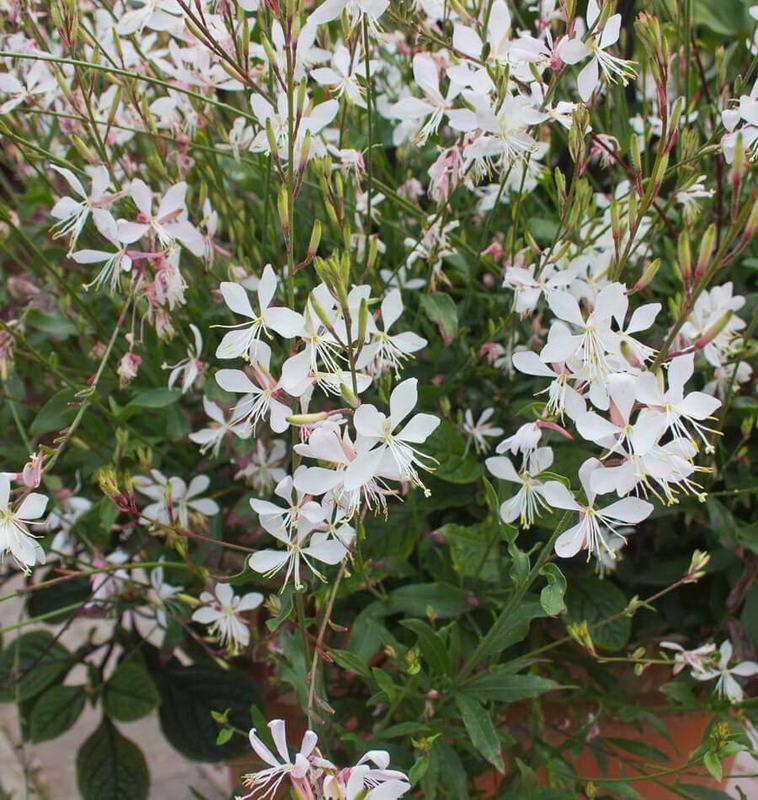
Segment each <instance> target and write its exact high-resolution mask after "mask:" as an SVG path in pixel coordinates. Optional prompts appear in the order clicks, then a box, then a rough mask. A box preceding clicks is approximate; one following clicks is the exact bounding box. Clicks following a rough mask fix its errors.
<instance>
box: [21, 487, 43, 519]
mask: <svg viewBox="0 0 758 800" xmlns="http://www.w3.org/2000/svg"><path fill="white" fill-rule="evenodd" d="M46 506H47V497H45V495H44V494H39V493H37V492H32V493H31V494H28V495H27V496H26V497H25V498H24V500H23V502H22V503H21V506H20V507H19V509H18V511H16V514H15V516H16V517H18V518H19V519H21V520H28V519H39V518H40V517H41V516H42V515H43V514H44V513H45V507H46Z"/></svg>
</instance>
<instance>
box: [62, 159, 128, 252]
mask: <svg viewBox="0 0 758 800" xmlns="http://www.w3.org/2000/svg"><path fill="white" fill-rule="evenodd" d="M50 169H53V170H55V171H56V172H57V173H59V174H60V175H62V176H63V177H64V178H65V179H66V181H67V182H68V185H69V186H70V187H71V189H72V190H73V192H74V194H75V195H78V199H77V198H74V197H61V198H60V200H58V202H57V203H56V204H55V205H54V206H53V210H52V211H51V212H50V214H51V215H52V216H53V217H55V219H57V220H58V222H56V223H55V225H53V227H52V231H53V236H54V237H55V238H57V237H59V236H69V237H70V250H73V248H74V245H75V244H76V240H77V239H78V238H79V234H80V233H81V232H82V229H83V228H84V226H85V224H86V222H87V220H88V219H89V215H90V214H92V218H93V219H94V221H95V225H96V226H97V228H98V230H101V231H107V232H108V233H104V234H103V235H104V236H106V238H109V236H108V234H111V233H112V231H111V228H112V225H111V224H110V221H111V220H112V219H113V218H112V217H111V214H110V212H108V211H106V210H105V208H104V207H103V206H106V205H108V203H110V202H111V200H112V199H113V198H112V197H109V196H108V195H107V194H106V192H107V190H108V189H109V188H110V185H111V176H110V173H109V172H108V170H107V169H106V168H105V167H88V168H87V172H88V174H89V176H90V179H91V182H92V188H91V189H90V193H89V194H87V192H86V190H85V189H84V187H83V186H82V184H81V181H80V180H79V178H77V177H76V175H74V173H73V172H71V170H70V169H65V168H64V167H58V166H56V165H55V164H51V165H50Z"/></svg>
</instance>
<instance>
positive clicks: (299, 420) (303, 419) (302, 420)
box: [287, 411, 329, 426]
mask: <svg viewBox="0 0 758 800" xmlns="http://www.w3.org/2000/svg"><path fill="white" fill-rule="evenodd" d="M325 419H329V412H328V411H318V412H316V413H313V414H293V415H292V416H291V417H287V422H289V424H290V425H295V426H302V425H315V424H316V423H317V422H323V421H324V420H325Z"/></svg>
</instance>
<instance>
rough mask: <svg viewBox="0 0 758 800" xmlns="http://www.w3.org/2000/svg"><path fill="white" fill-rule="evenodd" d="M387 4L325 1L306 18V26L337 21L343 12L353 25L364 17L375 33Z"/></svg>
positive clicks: (382, 1) (358, 0)
mask: <svg viewBox="0 0 758 800" xmlns="http://www.w3.org/2000/svg"><path fill="white" fill-rule="evenodd" d="M389 4H390V2H389V0H326V2H324V3H322V4H321V5H320V6H319V7H318V8H317V9H316V10H315V11H314V12H313V13H312V14H311V15H310V17H308V24H309V25H324V24H325V23H327V22H331V21H332V20H333V19H337V17H338V16H339V15H340V14H341V13H342V11H343V10H345V11H347V13H348V16H349V17H350V19H351V20H352V21H353V22H354V23H355V22H357V21H359V20H361V19H363V17H364V16H365V18H366V20H367V22H368V24H369V28H370V29H371V30H372V31H373V32H376V31H377V29H378V26H379V17H381V16H382V14H384V12H385V10H386V9H387V6H388V5H389Z"/></svg>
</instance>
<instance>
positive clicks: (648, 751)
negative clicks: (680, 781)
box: [603, 737, 671, 762]
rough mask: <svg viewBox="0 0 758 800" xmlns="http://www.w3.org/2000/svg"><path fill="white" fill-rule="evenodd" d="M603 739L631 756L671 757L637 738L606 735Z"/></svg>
mask: <svg viewBox="0 0 758 800" xmlns="http://www.w3.org/2000/svg"><path fill="white" fill-rule="evenodd" d="M603 741H606V742H608V743H609V744H612V745H613V746H614V747H618V748H619V749H621V750H625V751H626V752H627V753H631V754H632V755H633V756H639V757H640V758H644V759H645V760H646V761H664V762H665V761H670V760H671V759H670V758H669V757H668V756H667V755H666V754H665V753H662V752H661V751H660V750H658V749H656V748H655V747H652V746H651V745H649V744H647V743H646V742H641V741H639V739H620V738H616V737H606V738H605V739H604V740H603Z"/></svg>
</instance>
